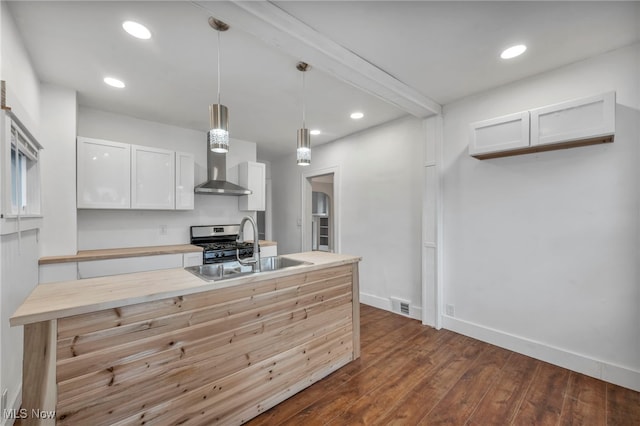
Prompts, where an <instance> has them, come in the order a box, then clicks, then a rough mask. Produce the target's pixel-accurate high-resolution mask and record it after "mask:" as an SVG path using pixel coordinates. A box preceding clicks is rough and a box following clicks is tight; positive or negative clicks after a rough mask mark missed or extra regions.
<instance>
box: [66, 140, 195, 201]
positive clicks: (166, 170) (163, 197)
mask: <svg viewBox="0 0 640 426" xmlns="http://www.w3.org/2000/svg"><path fill="white" fill-rule="evenodd" d="M77 169H78V193H77V203H78V208H80V209H146V210H173V209H177V210H192V209H193V208H194V204H193V187H194V157H193V155H191V154H187V153H176V152H174V151H169V150H165V149H159V148H151V147H146V146H140V145H129V144H125V143H121V142H113V141H106V140H101V139H92V138H85V137H78V155H77Z"/></svg>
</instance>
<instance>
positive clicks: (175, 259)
mask: <svg viewBox="0 0 640 426" xmlns="http://www.w3.org/2000/svg"><path fill="white" fill-rule="evenodd" d="M171 268H182V254H180V253H175V254H161V255H157V256H139V257H124V258H118V259H105V260H89V261H86V262H78V278H79V279H83V278H94V277H104V276H109V275H118V274H129V273H132V272H143V271H155V270H158V269H171Z"/></svg>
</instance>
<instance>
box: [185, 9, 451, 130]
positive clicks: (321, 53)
mask: <svg viewBox="0 0 640 426" xmlns="http://www.w3.org/2000/svg"><path fill="white" fill-rule="evenodd" d="M194 4H196V5H197V6H199V7H202V8H204V9H206V10H207V11H209V12H210V13H211V14H212V15H213V16H214V17H215V18H217V19H221V20H223V21H225V22H226V23H228V24H230V25H231V26H232V27H237V28H240V29H242V31H244V32H246V33H249V34H251V35H253V36H255V37H257V38H259V39H261V40H262V41H264V42H265V43H267V44H269V45H271V46H273V47H275V48H278V49H280V50H283V51H285V52H286V53H287V54H289V55H291V56H293V57H294V58H295V60H296V61H304V62H306V63H308V64H310V65H312V66H313V67H315V68H317V69H320V70H322V71H324V72H326V73H327V74H329V75H331V76H333V77H334V78H337V79H339V80H342V81H344V82H346V83H349V84H351V85H352V86H354V87H356V88H358V89H360V90H363V91H365V92H367V93H369V94H371V95H373V96H376V97H378V98H380V99H382V100H383V101H386V102H388V103H390V104H392V105H394V106H396V107H397V108H399V109H401V110H403V111H405V112H407V113H409V114H411V115H413V116H415V117H419V118H424V117H429V116H432V115H436V114H440V112H441V109H442V108H441V106H440V105H439V104H438V103H437V102H435V101H433V100H432V99H430V98H429V97H427V96H425V95H423V94H422V93H420V92H418V91H417V90H415V89H414V88H412V87H410V86H408V85H406V84H405V83H403V82H402V81H400V80H398V79H397V78H395V77H393V76H392V75H390V74H388V73H386V72H385V71H383V70H381V69H380V68H378V67H377V66H376V65H374V64H372V63H371V62H368V61H367V60H365V59H364V58H362V57H360V56H358V55H357V54H355V53H354V52H352V51H350V50H348V49H346V48H345V47H343V46H341V45H340V44H338V43H336V42H334V41H333V40H331V39H330V38H329V37H327V36H326V35H324V34H321V33H319V32H318V31H316V30H314V29H313V28H311V27H309V26H308V25H307V24H305V23H304V22H302V21H300V20H299V19H298V18H296V17H295V16H292V15H290V14H289V13H287V12H285V11H284V10H282V9H280V8H279V7H278V6H276V5H275V4H273V3H271V2H268V1H224V2H221V1H209V2H207V1H196V2H194Z"/></svg>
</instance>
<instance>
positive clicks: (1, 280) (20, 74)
mask: <svg viewBox="0 0 640 426" xmlns="http://www.w3.org/2000/svg"><path fill="white" fill-rule="evenodd" d="M0 51H1V56H2V62H1V63H0V79H2V80H5V81H6V82H7V105H8V106H10V107H11V108H12V110H13V112H14V113H15V114H16V115H17V116H18V117H19V118H20V120H21V121H22V123H23V124H25V125H26V126H27V127H28V128H29V130H30V131H31V132H32V133H33V134H35V135H36V137H38V135H39V127H38V125H39V118H40V115H39V113H40V86H39V83H38V80H37V77H36V74H35V72H34V70H33V67H32V65H31V62H30V60H29V56H28V54H27V52H26V50H25V48H24V45H23V44H22V40H21V39H20V35H19V34H18V32H17V30H16V27H15V24H14V22H13V19H12V17H11V15H10V14H9V13H8V10H7V9H6V2H0ZM37 259H38V231H36V230H32V231H25V232H22V234H21V236H20V238H18V234H17V233H13V234H7V235H2V236H0V392H2V391H4V390H5V389H6V390H7V391H8V393H7V408H19V407H20V403H21V400H22V399H21V394H20V393H21V382H22V336H23V329H22V327H15V328H11V327H9V317H10V316H11V315H12V314H13V313H14V312H15V310H16V309H17V307H18V306H19V305H20V303H22V301H23V300H24V298H25V297H26V295H27V294H29V293H30V292H31V290H33V288H34V287H35V286H36V285H37V283H38V263H37ZM12 423H13V421H12V420H7V419H5V418H4V416H0V424H2V425H5V424H12Z"/></svg>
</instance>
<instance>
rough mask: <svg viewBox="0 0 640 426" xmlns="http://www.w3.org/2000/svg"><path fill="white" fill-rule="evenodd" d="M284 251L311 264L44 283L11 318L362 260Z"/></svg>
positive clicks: (49, 315) (14, 321)
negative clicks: (212, 276)
mask: <svg viewBox="0 0 640 426" xmlns="http://www.w3.org/2000/svg"><path fill="white" fill-rule="evenodd" d="M283 257H288V258H292V259H296V260H301V261H305V262H310V263H312V264H311V265H301V266H296V267H292V268H286V269H281V270H278V271H271V272H263V273H259V274H251V275H245V276H242V277H238V278H232V279H227V280H222V281H214V282H207V281H204V280H202V279H200V278H198V277H196V276H195V275H193V274H191V273H190V272H188V271H185V270H184V269H182V268H176V269H164V270H160V271H150V272H137V273H133V274H123V275H113V276H108V277H99V278H89V279H83V280H77V281H62V282H57V283H49V284H40V285H38V286H37V287H36V288H35V289H34V290H33V291H32V292H31V294H30V295H29V296H28V297H27V299H26V300H25V301H24V303H23V304H22V305H21V306H20V307H19V308H18V310H17V311H16V312H15V313H14V314H13V316H12V317H11V319H10V324H11V325H12V326H17V325H24V324H31V323H35V322H40V321H48V320H52V319H57V318H62V317H68V316H72V315H78V314H84V313H88V312H95V311H100V310H103V309H110V308H116V307H122V306H129V305H134V304H136V303H142V302H150V301H155V300H160V299H166V298H170V297H177V296H184V295H187V294H194V293H200V292H205V291H210V290H212V289H216V288H226V287H230V286H234V285H238V284H245V283H251V282H257V281H262V280H268V279H272V278H279V277H285V276H289V275H293V274H298V273H301V272H310V271H314V270H318V269H324V268H328V267H333V266H340V265H346V264H350V263H356V262H359V261H360V260H361V258H360V257H358V256H350V255H344V254H336V253H327V252H318V251H314V252H306V253H296V254H290V255H286V256H283Z"/></svg>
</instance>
